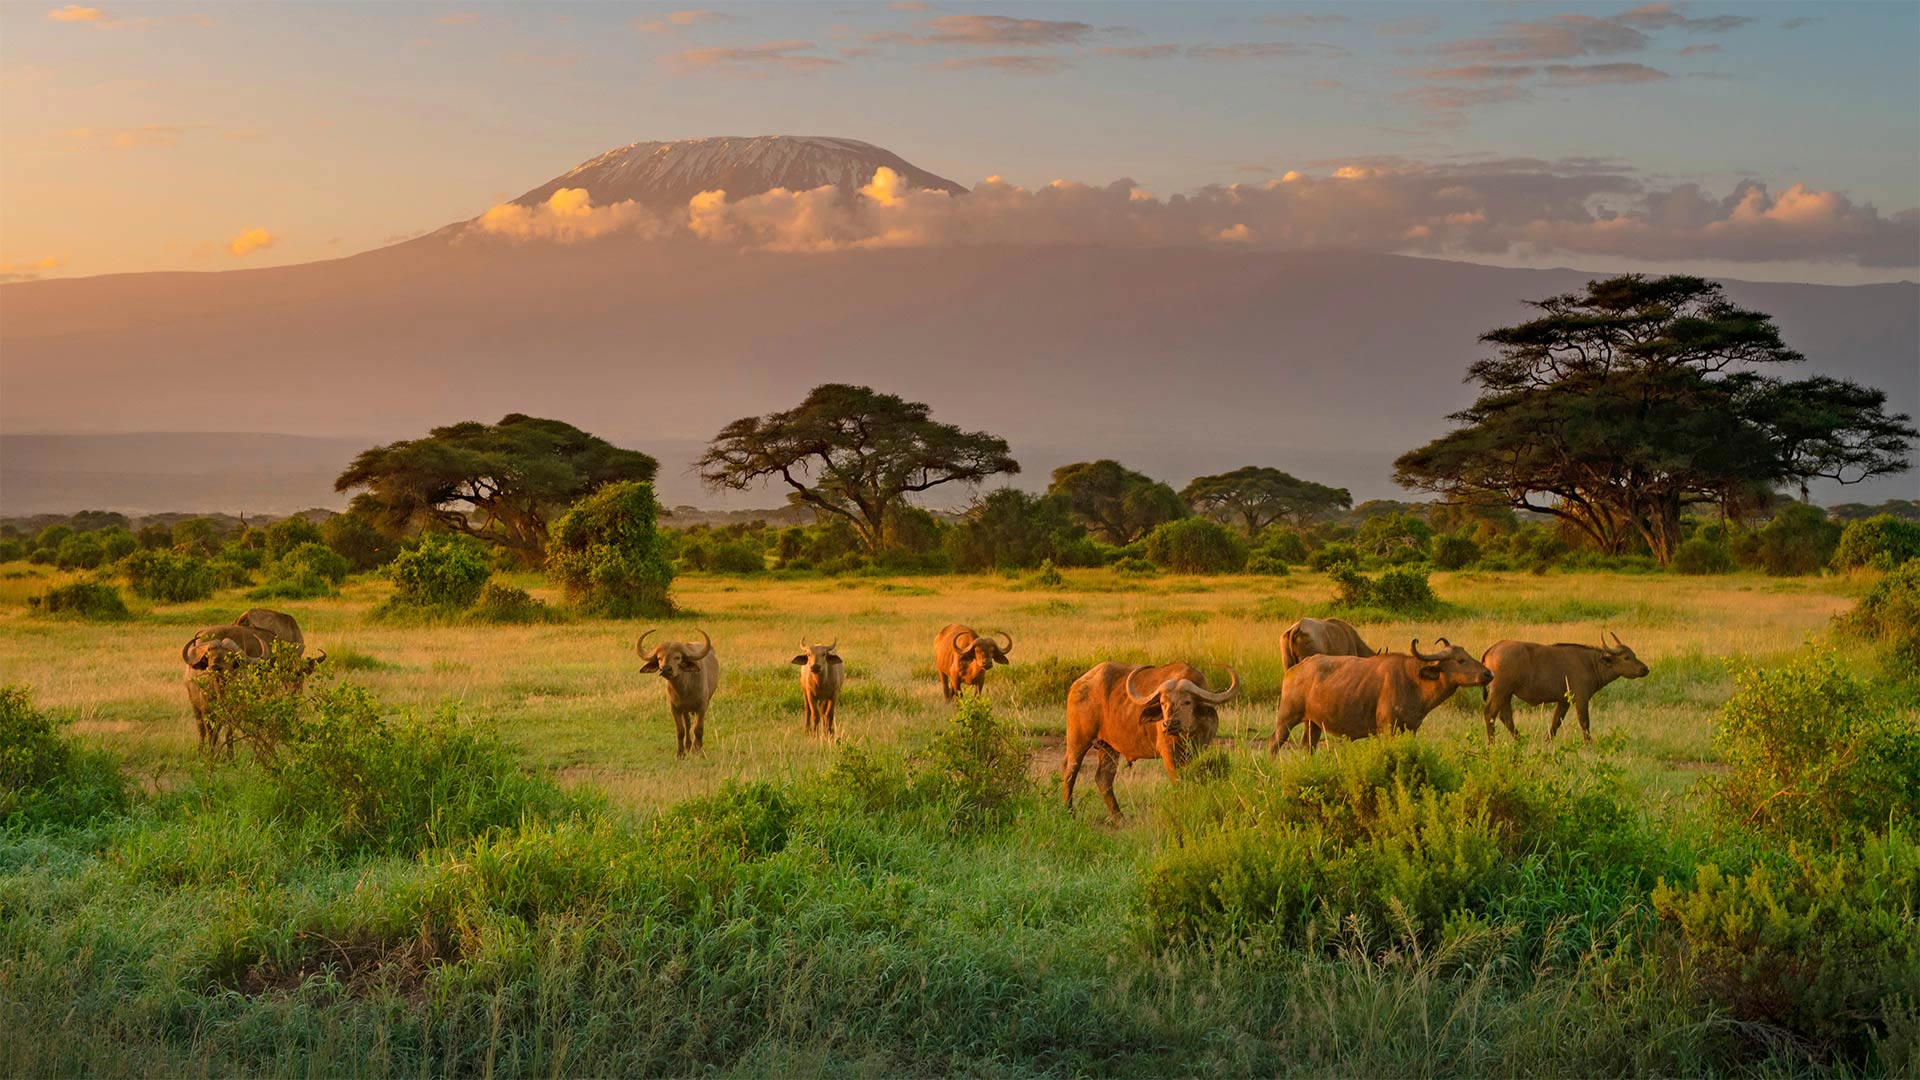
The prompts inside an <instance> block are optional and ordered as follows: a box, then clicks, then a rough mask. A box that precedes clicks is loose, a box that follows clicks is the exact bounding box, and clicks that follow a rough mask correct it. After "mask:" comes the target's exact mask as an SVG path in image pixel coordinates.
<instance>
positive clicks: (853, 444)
mask: <svg viewBox="0 0 1920 1080" xmlns="http://www.w3.org/2000/svg"><path fill="white" fill-rule="evenodd" d="M698 464H699V468H700V478H701V479H702V480H704V481H706V483H707V486H708V487H710V488H713V489H716V490H717V489H720V488H727V489H731V490H734V491H744V490H745V489H747V488H748V487H750V486H752V485H754V484H757V483H760V482H762V481H765V480H768V479H778V480H780V481H781V482H782V483H785V484H786V485H787V486H788V487H790V488H792V489H793V490H792V492H791V493H790V495H789V497H790V498H791V499H792V500H793V501H794V502H796V503H799V504H801V505H804V506H810V507H812V508H813V509H814V510H815V511H816V512H818V513H820V514H823V515H832V516H834V517H839V518H844V519H845V520H846V521H847V522H849V523H850V524H852V526H853V527H854V530H855V531H856V532H858V533H859V534H860V539H861V541H862V542H863V543H865V544H866V546H867V548H868V550H870V551H878V550H879V549H880V548H881V546H882V545H883V543H884V541H885V537H886V517H887V511H888V509H889V508H891V507H893V506H895V505H896V504H900V503H903V502H904V501H905V498H906V496H907V495H909V494H912V493H915V492H921V491H927V490H930V489H932V488H935V487H939V486H940V485H942V484H954V483H965V484H973V483H978V482H980V481H981V480H984V479H986V478H987V477H989V476H994V475H996V474H999V473H1017V472H1019V471H1020V463H1019V462H1017V461H1015V460H1013V458H1012V457H1011V456H1009V454H1008V452H1007V441H1006V440H1005V439H1002V438H1000V437H998V436H996V435H989V434H987V433H986V432H984V431H962V430H961V429H960V428H957V427H955V426H953V425H952V424H942V423H940V422H938V421H936V420H934V419H933V418H932V416H931V410H930V409H929V408H928V407H927V406H926V405H924V404H922V403H920V402H917V401H904V400H902V399H901V398H899V397H896V396H895V395H893V394H883V393H880V392H878V391H875V390H872V389H870V388H868V387H865V386H848V385H846V384H844V383H825V384H823V385H820V386H816V387H814V388H813V390H812V392H811V393H809V394H808V395H807V397H806V400H805V401H802V402H801V403H800V404H799V405H797V406H795V407H794V408H792V409H788V410H786V411H785V412H776V413H769V414H767V415H766V416H749V417H745V418H743V419H740V420H735V421H734V422H733V423H731V424H728V425H727V426H726V427H724V428H721V429H720V433H719V434H718V435H716V436H714V439H713V442H712V444H711V445H709V446H708V447H707V452H706V453H705V454H703V455H701V457H700V461H699V463H698Z"/></svg>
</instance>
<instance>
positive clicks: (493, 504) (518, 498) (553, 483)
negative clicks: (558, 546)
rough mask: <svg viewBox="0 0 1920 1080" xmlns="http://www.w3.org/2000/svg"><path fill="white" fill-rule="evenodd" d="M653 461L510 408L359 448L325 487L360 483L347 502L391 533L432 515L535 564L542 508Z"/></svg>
mask: <svg viewBox="0 0 1920 1080" xmlns="http://www.w3.org/2000/svg"><path fill="white" fill-rule="evenodd" d="M659 467H660V466H659V463H658V462H656V461H654V459H653V458H651V457H649V456H648V455H646V454H643V453H641V452H639V451H638V450H623V449H621V448H620V447H618V446H615V445H613V444H612V443H610V442H608V441H606V440H605V439H602V438H600V437H598V436H595V435H589V434H588V433H586V432H584V431H581V430H580V429H579V428H577V427H574V426H573V425H572V424H567V423H563V422H561V421H559V420H543V419H541V418H540V417H537V416H524V415H522V414H520V413H513V414H511V415H508V416H506V417H503V418H502V419H501V420H500V422H499V423H497V424H482V423H479V422H478V421H472V420H469V421H467V422H465V423H460V424H450V425H448V426H446V427H437V428H434V429H433V430H432V431H430V432H428V433H427V435H426V437H425V438H422V439H408V440H405V441H402V442H396V443H389V444H388V445H386V446H376V447H374V448H372V449H371V450H364V451H362V452H361V453H360V456H359V457H356V458H354V459H353V464H351V465H349V466H347V470H346V471H345V472H343V473H341V474H340V476H339V478H338V479H337V480H335V481H334V482H333V489H334V490H335V491H352V490H354V489H355V488H365V489H366V491H365V492H363V493H362V494H360V495H358V496H355V497H354V500H353V506H354V509H355V511H357V512H359V513H362V514H364V515H366V516H367V517H368V518H369V519H370V520H372V521H373V522H374V523H375V524H376V526H378V527H379V528H380V529H381V531H383V532H386V533H389V534H390V535H400V534H401V533H403V532H405V531H406V530H407V529H409V528H411V527H413V526H416V525H420V524H424V523H428V522H431V523H433V524H435V525H437V526H439V527H441V528H444V529H449V530H452V531H454V532H458V533H464V534H466V535H468V536H471V537H474V538H475V539H478V540H481V541H484V542H486V543H488V544H492V545H495V546H497V547H499V548H501V549H503V550H506V551H510V552H512V553H513V554H514V556H515V557H516V558H517V559H518V560H519V561H520V562H521V563H523V564H525V565H528V566H538V565H539V564H540V561H541V559H542V558H543V557H544V556H545V553H546V546H547V524H548V519H549V518H551V517H553V516H555V515H557V514H559V513H560V512H562V511H564V510H566V509H567V507H569V506H572V505H573V504H574V503H576V502H578V501H579V500H581V499H582V498H585V497H586V496H588V495H591V494H593V493H594V492H596V491H598V490H600V488H602V487H604V486H605V485H607V484H612V483H617V482H619V481H623V480H639V481H652V479H653V477H654V474H655V473H656V472H658V471H659ZM476 518H477V519H478V520H476Z"/></svg>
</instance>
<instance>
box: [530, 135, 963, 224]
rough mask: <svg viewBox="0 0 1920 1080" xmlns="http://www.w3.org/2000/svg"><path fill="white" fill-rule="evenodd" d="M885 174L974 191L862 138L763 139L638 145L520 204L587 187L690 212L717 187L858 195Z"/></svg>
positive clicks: (601, 200) (614, 197) (734, 194)
mask: <svg viewBox="0 0 1920 1080" xmlns="http://www.w3.org/2000/svg"><path fill="white" fill-rule="evenodd" d="M880 168H888V169H892V170H893V171H894V172H896V173H899V174H900V175H901V176H903V177H905V178H906V180H907V181H908V182H909V183H910V184H912V185H913V186H914V187H917V188H930V189H934V190H938V191H945V192H948V193H950V194H954V195H965V194H966V193H967V189H966V188H964V187H961V186H960V185H959V184H956V183H954V182H953V181H951V180H948V179H947V178H945V177H943V176H935V175H934V174H933V173H930V172H927V171H926V170H925V169H922V168H919V167H918V166H916V165H914V164H913V163H911V162H909V161H907V160H906V159H905V158H902V157H901V156H900V155H898V154H895V153H893V152H891V151H888V150H882V149H881V148H880V147H878V146H875V145H873V144H872V143H864V142H861V141H860V140H858V139H837V138H832V137H829V136H824V135H760V136H755V137H753V138H742V137H739V136H717V137H714V138H707V139H681V140H679V141H677V142H637V143H634V144H633V145H631V146H623V147H620V148H619V149H617V150H609V151H607V152H606V153H604V154H601V155H600V156H599V157H596V158H594V159H592V160H591V161H587V162H583V163H582V164H580V165H578V166H576V167H575V168H574V169H572V170H571V171H569V172H567V173H565V174H563V175H561V176H556V177H554V178H553V179H552V180H549V181H547V182H546V183H544V184H542V185H540V186H539V187H537V188H534V189H533V190H532V191H529V192H527V193H526V194H525V195H522V196H520V197H519V198H517V199H515V200H513V201H514V202H515V203H518V204H519V205H521V206H537V205H539V204H541V203H544V202H546V201H547V199H548V198H549V197H550V196H552V195H553V193H554V192H556V191H559V190H560V189H561V188H585V189H586V190H587V193H588V194H589V195H591V196H592V197H593V202H594V205H596V206H605V205H607V204H609V203H616V202H622V201H625V200H628V199H631V200H633V201H634V202H636V203H639V204H640V205H642V206H645V207H647V208H649V209H653V210H684V209H685V208H686V205H687V200H688V199H691V198H693V197H694V196H695V195H698V194H700V193H701V192H703V191H713V190H716V189H717V190H721V191H725V192H726V193H727V195H728V196H729V197H731V198H735V199H739V198H744V197H746V196H748V195H758V194H761V193H762V192H766V191H771V190H773V189H774V188H786V189H787V190H789V191H809V190H812V189H813V188H817V187H824V186H826V185H829V184H831V185H834V186H836V187H838V188H840V189H841V190H842V191H845V192H848V193H849V194H850V193H852V192H854V191H856V190H858V189H859V188H860V187H861V186H862V185H864V184H866V183H868V182H869V181H871V180H872V179H873V174H874V172H875V170H878V169H880Z"/></svg>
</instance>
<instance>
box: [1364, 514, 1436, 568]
mask: <svg viewBox="0 0 1920 1080" xmlns="http://www.w3.org/2000/svg"><path fill="white" fill-rule="evenodd" d="M1432 537H1433V529H1432V528H1431V527H1430V526H1428V525H1427V523H1426V522H1424V521H1422V520H1420V519H1419V518H1418V517H1416V516H1414V515H1413V514H1405V513H1397V512H1395V513H1386V514H1375V515H1374V516H1373V517H1370V518H1368V519H1367V520H1366V521H1364V522H1361V524H1360V531H1359V532H1358V533H1357V534H1355V536H1354V539H1353V542H1354V545H1355V546H1356V547H1358V548H1359V549H1360V550H1361V551H1363V552H1366V553H1367V554H1368V555H1371V556H1373V557H1374V558H1376V559H1380V560H1381V561H1383V562H1387V563H1398V562H1412V561H1417V560H1419V559H1422V558H1425V557H1426V554H1427V542H1428V541H1429V540H1430V539H1432Z"/></svg>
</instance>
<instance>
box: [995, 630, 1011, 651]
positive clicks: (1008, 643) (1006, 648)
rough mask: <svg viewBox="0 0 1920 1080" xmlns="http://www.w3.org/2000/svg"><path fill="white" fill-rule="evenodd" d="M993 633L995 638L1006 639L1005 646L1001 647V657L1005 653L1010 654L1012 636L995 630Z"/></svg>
mask: <svg viewBox="0 0 1920 1080" xmlns="http://www.w3.org/2000/svg"><path fill="white" fill-rule="evenodd" d="M993 633H994V636H995V637H1003V638H1006V639H1007V644H1006V645H1005V647H1003V648H1002V649H1001V650H1000V652H1001V654H1002V655H1005V654H1006V653H1010V652H1012V651H1013V635H1012V634H1009V633H1007V632H1006V631H1005V630H995V631H994V632H993Z"/></svg>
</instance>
